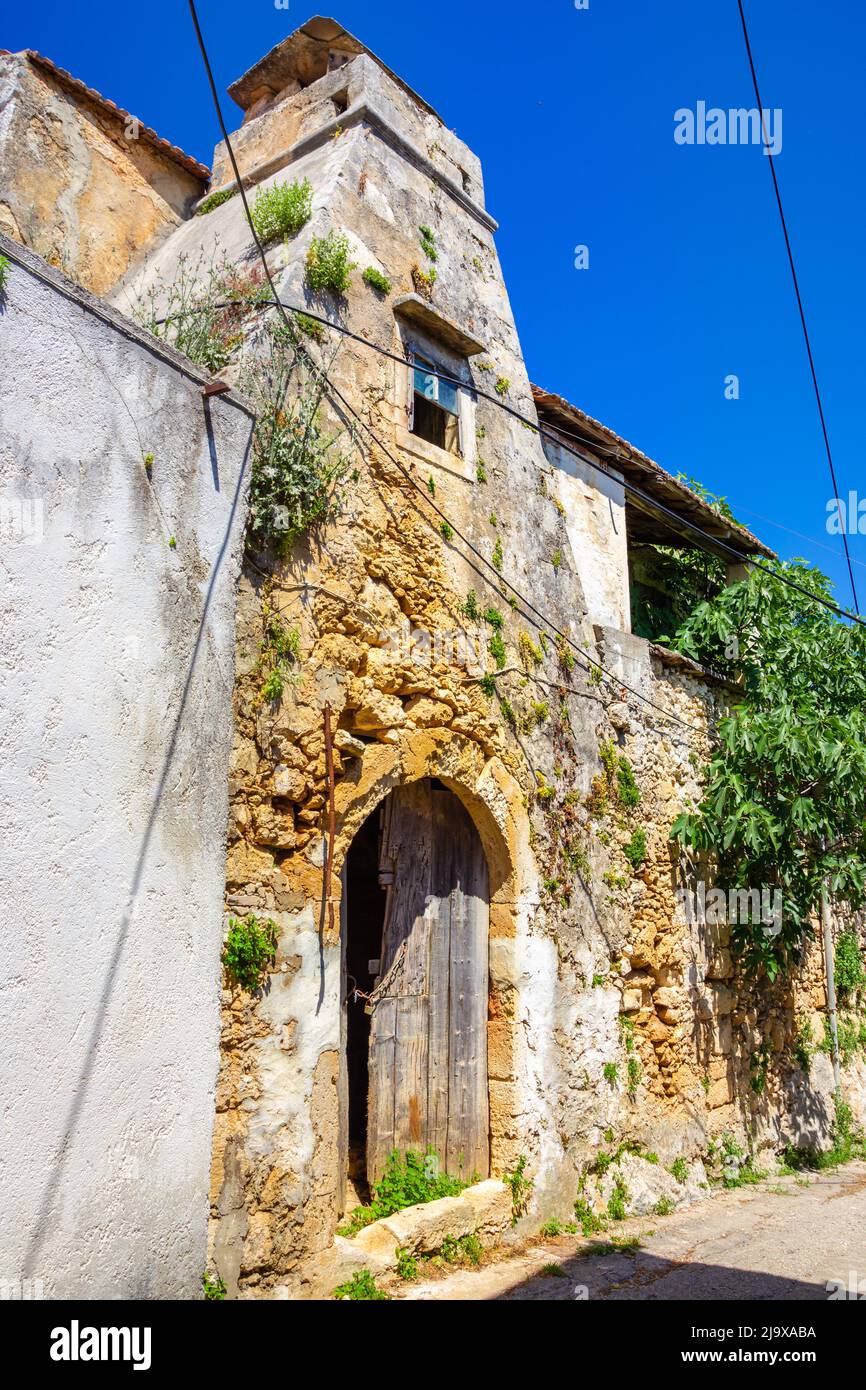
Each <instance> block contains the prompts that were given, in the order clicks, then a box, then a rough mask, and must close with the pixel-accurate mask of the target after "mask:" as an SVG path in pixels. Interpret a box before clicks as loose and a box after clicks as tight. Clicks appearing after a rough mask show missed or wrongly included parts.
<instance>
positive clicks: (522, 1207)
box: [502, 1154, 532, 1226]
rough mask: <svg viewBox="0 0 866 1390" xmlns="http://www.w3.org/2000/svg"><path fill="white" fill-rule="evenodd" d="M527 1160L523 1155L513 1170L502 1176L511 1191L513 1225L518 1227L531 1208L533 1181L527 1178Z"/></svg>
mask: <svg viewBox="0 0 866 1390" xmlns="http://www.w3.org/2000/svg"><path fill="white" fill-rule="evenodd" d="M526 1164H527V1158H526V1155H525V1154H521V1155H520V1157H519V1158H518V1160H517V1162H516V1163H515V1165H514V1167H513V1168H510V1169H508V1170H507V1171H506V1172H505V1173H503V1175H502V1181H503V1182H504V1183H505V1184H506V1185H507V1186H508V1187H509V1188H510V1189H511V1224H512V1226H516V1225H517V1222H518V1221H519V1219H520V1217H521V1216H522V1215H523V1213H524V1212H525V1211H526V1208H527V1207H528V1206H529V1194H530V1193H531V1191H532V1179H531V1178H528V1177H527V1176H526Z"/></svg>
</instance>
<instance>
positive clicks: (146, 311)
mask: <svg viewBox="0 0 866 1390" xmlns="http://www.w3.org/2000/svg"><path fill="white" fill-rule="evenodd" d="M270 297H271V292H270V289H269V287H268V286H267V284H266V283H265V281H264V273H263V271H262V269H261V267H260V266H255V267H254V268H253V269H252V270H251V271H249V272H248V273H247V272H244V271H242V270H239V269H238V267H237V266H235V265H233V264H232V263H231V261H229V260H228V259H226V258H225V257H223V258H222V259H221V260H217V261H212V262H207V261H206V260H205V258H204V256H200V257H199V258H198V260H197V261H195V262H193V261H191V260H190V259H189V257H188V256H186V255H182V256H181V257H180V259H179V261H178V268H177V275H176V277H175V279H174V280H173V282H172V283H171V284H170V285H164V284H159V285H156V286H154V287H153V288H152V289H151V291H150V293H149V294H148V295H147V296H146V297H145V298H143V299H139V300H138V302H137V303H136V304H135V305H134V306H133V311H132V314H133V318H134V319H135V321H136V322H137V323H140V324H141V325H142V327H144V328H146V329H147V330H148V332H149V333H152V334H153V335H154V337H156V338H164V339H165V340H166V341H167V342H169V343H171V345H172V347H175V348H177V351H178V352H182V353H184V354H185V356H187V357H189V358H190V360H191V361H193V362H198V364H199V366H202V367H206V368H207V369H208V371H210V372H218V371H221V370H222V368H223V367H225V366H226V365H227V363H228V362H229V361H230V360H231V358H232V356H233V354H234V352H235V350H236V349H237V348H239V347H240V345H241V344H242V343H243V341H244V328H245V326H246V324H247V322H248V321H249V318H250V315H251V314H252V313H253V312H254V311H255V310H256V309H258V308H260V307H261V306H262V305H263V304H264V303H266V302H267V301H268V300H269V299H270ZM229 301H231V302H229Z"/></svg>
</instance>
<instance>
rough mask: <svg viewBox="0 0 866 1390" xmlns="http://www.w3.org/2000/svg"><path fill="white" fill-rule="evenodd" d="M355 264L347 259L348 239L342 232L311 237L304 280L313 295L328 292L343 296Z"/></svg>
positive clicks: (331, 232)
mask: <svg viewBox="0 0 866 1390" xmlns="http://www.w3.org/2000/svg"><path fill="white" fill-rule="evenodd" d="M354 269H355V262H354V261H351V260H350V259H349V238H348V237H347V236H346V235H345V234H344V233H343V232H337V231H333V230H332V231H330V232H328V235H327V236H322V237H313V240H312V242H311V244H310V249H309V251H308V252H307V259H306V280H307V284H308V285H309V287H310V289H311V290H313V292H314V293H315V294H322V293H323V292H325V291H329V292H330V293H331V294H335V295H344V294H345V293H346V290H347V289H348V288H349V285H350V283H351V279H352V271H353V270H354Z"/></svg>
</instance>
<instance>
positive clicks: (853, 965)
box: [836, 931, 866, 998]
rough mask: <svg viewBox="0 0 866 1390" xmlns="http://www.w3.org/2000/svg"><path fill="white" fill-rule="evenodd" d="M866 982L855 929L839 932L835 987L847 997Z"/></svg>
mask: <svg viewBox="0 0 866 1390" xmlns="http://www.w3.org/2000/svg"><path fill="white" fill-rule="evenodd" d="M863 984H866V971H864V969H863V956H862V954H861V951H860V939H859V937H858V935H857V933H856V932H855V931H843V932H840V934H839V938H838V940H837V942H836V988H837V989H838V991H839V993H840V995H842V996H843V998H844V997H847V996H848V995H850V994H852V993H853V992H854V991H855V990H857V989H859V988H860V986H861V985H863Z"/></svg>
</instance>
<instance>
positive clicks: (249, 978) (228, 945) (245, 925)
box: [222, 913, 279, 992]
mask: <svg viewBox="0 0 866 1390" xmlns="http://www.w3.org/2000/svg"><path fill="white" fill-rule="evenodd" d="M278 935H279V932H278V929H277V924H276V922H273V921H271V919H270V917H268V918H265V919H264V920H263V921H259V919H258V918H257V917H255V916H253V914H252V913H250V915H249V917H244V918H239V917H230V918H229V930H228V935H227V937H226V941H225V945H224V946H223V954H222V962H223V966H224V967H225V972H226V975H227V977H228V979H229V981H230V982H231V984H233V985H237V986H238V987H239V988H240V989H245V990H247V991H249V992H252V990H254V989H259V988H260V987H261V986H262V985H263V984H264V981H265V977H266V975H267V972H268V966H269V965H271V964H272V963H273V959H274V952H275V951H276V948H277V938H278Z"/></svg>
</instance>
